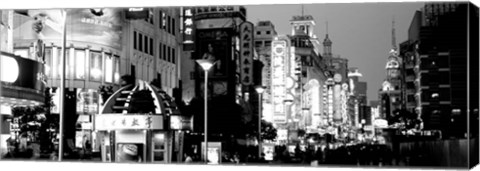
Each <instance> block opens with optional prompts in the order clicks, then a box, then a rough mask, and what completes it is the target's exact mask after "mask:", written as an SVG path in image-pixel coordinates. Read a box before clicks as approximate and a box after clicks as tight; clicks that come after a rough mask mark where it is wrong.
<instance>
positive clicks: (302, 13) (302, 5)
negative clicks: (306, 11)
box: [302, 4, 303, 16]
mask: <svg viewBox="0 0 480 171" xmlns="http://www.w3.org/2000/svg"><path fill="white" fill-rule="evenodd" d="M302 16H303V4H302Z"/></svg>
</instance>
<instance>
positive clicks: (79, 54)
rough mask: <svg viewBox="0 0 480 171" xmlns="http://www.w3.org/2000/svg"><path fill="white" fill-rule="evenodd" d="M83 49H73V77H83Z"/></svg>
mask: <svg viewBox="0 0 480 171" xmlns="http://www.w3.org/2000/svg"><path fill="white" fill-rule="evenodd" d="M85 59H86V58H85V51H84V50H76V51H75V79H85Z"/></svg>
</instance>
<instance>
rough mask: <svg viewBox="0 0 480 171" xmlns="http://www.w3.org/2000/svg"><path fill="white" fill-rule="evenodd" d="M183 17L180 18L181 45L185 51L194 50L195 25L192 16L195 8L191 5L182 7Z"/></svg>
mask: <svg viewBox="0 0 480 171" xmlns="http://www.w3.org/2000/svg"><path fill="white" fill-rule="evenodd" d="M182 12H183V18H182V21H183V22H182V32H183V45H184V50H185V51H191V50H194V46H193V43H194V42H193V38H194V35H195V25H194V24H193V23H194V20H193V16H194V15H195V10H194V8H193V7H183V9H182Z"/></svg>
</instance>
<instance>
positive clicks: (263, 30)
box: [254, 21, 277, 122]
mask: <svg viewBox="0 0 480 171" xmlns="http://www.w3.org/2000/svg"><path fill="white" fill-rule="evenodd" d="M275 36H277V32H276V31H275V26H274V25H273V23H272V22H271V21H259V22H258V23H257V25H256V26H255V35H254V38H255V50H256V52H257V53H258V56H259V58H260V60H261V61H262V63H263V64H264V66H263V69H262V72H261V73H262V83H261V85H262V86H265V91H264V92H263V99H262V100H263V102H262V111H263V112H262V118H263V119H264V120H265V121H268V122H272V121H273V116H272V112H271V109H272V108H271V106H272V97H271V96H272V88H271V84H270V82H271V76H272V67H271V63H272V62H271V61H272V60H271V55H272V50H271V49H272V40H273V38H274V37H275Z"/></svg>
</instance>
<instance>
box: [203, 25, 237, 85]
mask: <svg viewBox="0 0 480 171" xmlns="http://www.w3.org/2000/svg"><path fill="white" fill-rule="evenodd" d="M195 34H196V42H197V43H196V46H197V49H196V51H197V52H198V53H197V57H196V58H197V59H208V60H212V61H215V65H214V66H213V67H212V68H211V69H210V71H209V73H210V74H211V75H209V77H210V78H219V77H227V76H228V65H229V61H230V60H229V59H231V58H232V54H231V47H232V46H231V44H232V40H231V32H230V29H203V30H197V31H196V33H195Z"/></svg>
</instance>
